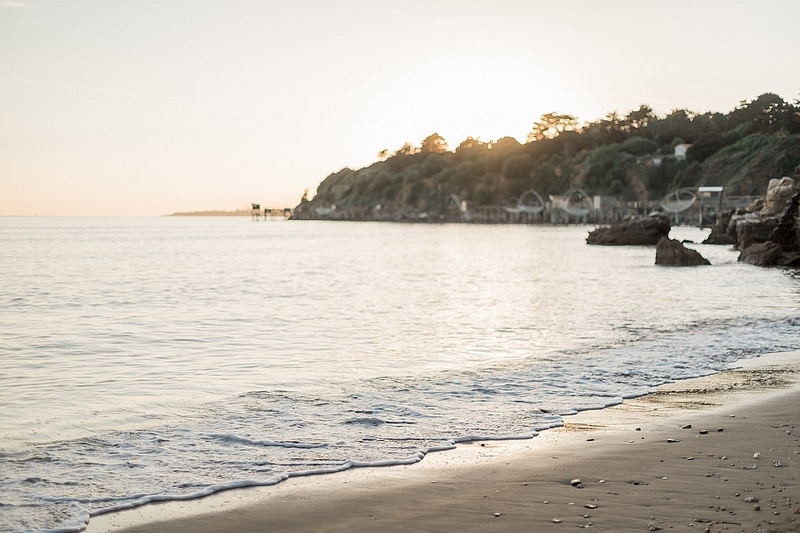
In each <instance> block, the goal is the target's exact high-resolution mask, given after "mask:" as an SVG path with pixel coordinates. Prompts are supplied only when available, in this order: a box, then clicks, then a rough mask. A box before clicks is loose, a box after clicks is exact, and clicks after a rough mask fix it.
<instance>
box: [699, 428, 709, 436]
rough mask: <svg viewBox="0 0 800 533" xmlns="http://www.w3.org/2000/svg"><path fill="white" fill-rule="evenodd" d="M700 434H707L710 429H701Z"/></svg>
mask: <svg viewBox="0 0 800 533" xmlns="http://www.w3.org/2000/svg"><path fill="white" fill-rule="evenodd" d="M700 434H701V435H707V434H708V430H707V429H701V430H700Z"/></svg>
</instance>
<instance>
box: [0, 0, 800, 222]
mask: <svg viewBox="0 0 800 533" xmlns="http://www.w3.org/2000/svg"><path fill="white" fill-rule="evenodd" d="M798 21H800V1H797V0H757V1H756V0H750V1H744V0H672V1H657V0H602V1H601V0H547V1H543V0H542V1H539V0H513V1H510V0H493V1H491V2H489V1H487V0H481V1H471V0H428V1H418V0H403V1H383V0H338V1H336V0H326V1H322V0H318V1H314V0H294V1H284V2H278V1H268V0H263V1H243V0H49V1H46V0H0V215H36V214H39V215H161V214H169V213H172V212H176V211H195V210H216V209H228V210H230V209H237V208H242V207H248V206H249V203H250V202H260V203H261V204H262V205H264V206H274V207H278V206H281V207H282V206H294V205H296V204H297V203H298V202H299V200H300V197H301V195H302V194H303V191H304V190H305V189H310V192H311V194H312V195H313V194H314V192H315V191H316V188H317V186H318V185H319V183H320V182H321V181H322V180H323V179H324V178H325V177H326V176H327V175H328V174H330V173H331V172H335V171H337V170H339V169H341V168H342V167H346V166H347V167H351V168H360V167H363V166H367V165H369V164H371V163H372V162H374V161H375V160H376V159H377V153H378V152H379V151H381V150H383V149H389V150H390V151H392V150H396V149H397V148H399V147H400V146H401V145H402V144H403V143H405V142H411V143H413V144H416V145H418V144H419V143H420V141H421V140H422V139H424V138H425V137H427V136H428V135H429V134H431V133H434V132H438V133H439V134H441V135H442V136H443V137H444V138H445V139H446V140H447V141H448V143H449V144H450V147H451V149H453V148H455V147H456V146H458V144H459V143H460V142H461V141H463V140H464V139H465V138H466V137H467V136H473V137H479V138H480V139H482V140H484V141H490V140H496V139H498V138H500V137H504V136H508V135H510V136H513V137H516V138H517V139H518V140H519V141H521V142H524V141H525V138H526V135H527V133H528V132H529V131H530V129H531V125H532V123H533V122H534V121H535V120H537V119H538V118H539V117H540V116H541V115H542V114H543V113H547V112H551V111H558V112H561V113H569V114H572V115H575V116H577V117H579V119H580V120H581V121H588V120H595V119H598V118H600V117H602V116H605V115H606V113H608V112H609V111H615V110H616V111H619V112H620V113H621V114H625V113H627V112H628V111H630V110H632V109H637V108H638V107H639V105H640V104H647V105H649V106H651V107H652V108H653V109H654V110H655V111H656V112H657V113H659V114H665V113H667V112H669V111H670V110H672V109H676V108H682V109H689V110H692V111H698V112H703V111H721V112H728V111H730V110H731V109H733V108H734V107H736V105H737V104H738V103H739V102H740V101H741V100H752V99H754V98H755V97H757V96H758V95H760V94H762V93H765V92H774V93H777V94H779V95H780V96H782V97H783V98H784V99H786V100H788V101H792V102H793V101H795V100H796V99H797V98H800V68H798V67H800V59H799V58H800V38H799V37H798V31H797V27H798Z"/></svg>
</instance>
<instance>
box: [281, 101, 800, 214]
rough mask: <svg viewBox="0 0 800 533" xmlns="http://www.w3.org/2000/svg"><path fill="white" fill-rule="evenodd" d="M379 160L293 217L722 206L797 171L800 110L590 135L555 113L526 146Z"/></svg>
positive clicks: (754, 106)
mask: <svg viewBox="0 0 800 533" xmlns="http://www.w3.org/2000/svg"><path fill="white" fill-rule="evenodd" d="M379 158H380V160H379V161H377V162H375V163H374V164H372V165H370V166H368V167H365V168H362V169H359V170H352V169H349V168H345V169H342V170H340V171H338V172H336V173H333V174H331V175H330V176H328V177H327V178H325V180H323V181H322V183H320V185H319V187H318V189H317V193H316V195H315V196H314V198H313V199H311V200H308V199H307V198H306V197H304V198H303V200H302V201H301V203H300V205H298V206H297V208H296V209H295V218H335V219H347V220H420V219H423V220H426V219H427V220H436V219H438V218H439V217H441V216H442V215H444V214H445V213H446V211H447V209H448V201H449V200H448V199H451V198H456V197H457V198H458V199H459V200H460V201H465V202H467V204H468V205H471V206H489V205H496V206H502V205H511V204H515V203H516V202H517V199H518V198H519V197H520V196H521V195H522V194H523V193H525V191H528V190H530V189H533V190H535V191H537V192H538V193H539V194H540V195H541V196H542V197H543V198H547V197H548V196H549V195H560V194H564V193H565V192H566V191H568V190H571V189H576V188H578V189H581V190H583V191H585V192H586V193H588V194H589V195H597V196H604V197H613V198H614V199H616V200H618V201H622V202H624V201H631V202H633V201H635V202H639V203H647V202H650V201H655V200H660V199H661V198H663V197H664V196H666V195H667V194H668V193H669V192H670V191H673V190H675V189H677V188H684V187H697V186H702V185H722V186H724V187H725V193H726V195H732V196H748V195H762V194H764V192H765V191H766V187H767V183H768V182H769V180H770V179H772V178H776V177H781V176H785V175H792V174H793V172H794V169H795V167H797V165H798V164H800V101H797V100H796V101H795V103H794V104H790V103H787V102H786V101H784V100H783V99H782V98H781V97H780V96H778V95H776V94H771V93H767V94H762V95H761V96H759V97H758V98H756V99H754V100H752V101H742V102H741V103H740V104H739V106H737V107H736V109H734V110H732V111H731V112H729V113H727V114H723V113H710V112H706V113H702V114H698V113H693V112H690V111H686V110H682V109H681V110H674V111H672V112H671V113H669V114H668V115H666V116H658V115H656V114H654V113H653V111H652V109H650V108H649V107H647V106H644V105H643V106H641V107H640V108H639V109H637V110H634V111H630V112H629V113H627V114H626V115H625V116H620V115H619V114H618V113H617V112H612V113H609V114H608V115H606V116H605V117H604V118H602V119H600V120H597V121H595V122H589V123H586V124H583V125H579V124H578V121H577V120H576V119H575V117H573V116H571V115H566V114H559V113H548V114H546V115H543V116H542V117H541V118H540V119H539V120H538V121H536V122H535V123H534V124H533V127H532V130H531V133H530V134H529V136H528V139H527V142H526V143H525V144H520V143H519V142H518V141H517V140H516V139H514V138H512V137H504V138H502V139H498V140H496V141H488V142H484V141H481V140H479V139H473V138H471V137H470V138H467V139H465V140H464V141H462V142H461V143H460V144H459V145H458V146H457V147H456V148H455V149H453V150H451V149H450V148H449V146H448V144H447V142H446V141H445V139H443V138H442V137H441V136H440V135H439V134H437V133H434V134H432V135H430V136H428V137H427V138H425V139H424V140H423V141H422V142H421V143H420V145H419V146H414V145H412V144H409V143H406V144H405V145H403V146H402V147H401V148H400V149H398V150H396V151H395V152H393V153H389V152H388V150H384V151H382V152H381V153H380V154H379Z"/></svg>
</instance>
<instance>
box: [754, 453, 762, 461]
mask: <svg viewBox="0 0 800 533" xmlns="http://www.w3.org/2000/svg"><path fill="white" fill-rule="evenodd" d="M753 459H761V454H760V453H758V452H756V453H754V454H753Z"/></svg>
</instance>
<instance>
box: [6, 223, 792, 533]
mask: <svg viewBox="0 0 800 533" xmlns="http://www.w3.org/2000/svg"><path fill="white" fill-rule="evenodd" d="M590 229H591V228H589V227H585V226H579V227H575V226H571V227H544V226H473V225H400V224H380V223H331V222H327V223H326V222H286V221H281V222H264V221H261V222H253V221H251V220H249V219H248V218H235V217H231V218H0V530H2V531H24V530H34V531H39V530H46V529H57V530H62V531H80V530H81V529H83V528H84V527H85V524H86V522H87V521H88V520H89V519H90V517H91V516H92V515H96V514H101V513H104V512H108V511H110V510H116V509H124V508H130V507H134V506H137V505H142V504H144V503H147V502H151V501H162V500H172V499H186V498H194V497H198V496H200V495H204V494H210V493H213V492H216V491H219V490H223V489H226V488H230V487H238V486H247V485H258V484H272V483H276V482H279V481H281V480H283V479H286V477H287V476H290V475H303V474H307V473H312V472H321V471H329V472H335V471H338V470H342V469H346V468H350V467H353V466H359V465H364V464H397V463H404V462H414V461H418V460H420V459H421V458H422V457H423V456H424V454H425V453H427V451H429V450H435V449H443V448H444V449H446V448H449V447H452V446H453V443H455V442H458V441H464V440H469V439H495V438H509V437H530V436H533V435H535V434H536V432H537V431H539V430H543V429H546V428H549V427H553V426H557V425H560V424H561V423H562V420H561V416H562V415H565V414H569V413H574V412H575V411H576V410H581V409H593V408H601V407H604V406H608V405H613V404H617V403H619V402H621V401H622V399H623V398H629V397H633V396H637V395H641V394H645V393H647V392H648V391H650V390H652V388H653V387H654V386H656V385H659V384H662V383H664V382H668V381H672V380H676V379H680V378H686V377H691V376H697V375H703V374H709V373H713V372H716V371H719V370H720V369H723V368H725V367H727V366H729V365H731V364H735V362H736V361H737V360H739V359H741V358H747V357H753V356H756V355H758V354H760V353H765V352H772V351H780V350H787V349H797V348H800V319H799V318H798V309H800V279H799V278H798V277H797V276H796V275H792V274H791V273H788V272H785V271H781V270H772V269H759V268H756V267H751V266H748V265H743V264H739V263H737V261H736V257H737V254H736V252H733V251H731V250H730V249H728V248H727V247H711V246H703V245H693V247H694V248H696V249H698V250H699V251H700V252H701V253H702V254H703V255H704V256H705V257H706V258H708V259H709V260H710V261H711V262H712V266H710V267H697V268H664V267H657V266H655V265H654V256H655V252H654V249H653V248H644V247H621V248H620V247H594V246H588V245H586V244H585V238H586V235H587V233H588V231H589V230H590ZM672 236H673V237H677V238H681V239H684V238H687V239H692V240H695V241H696V242H700V241H701V240H702V239H703V238H704V236H705V233H704V232H703V231H701V230H698V229H693V228H675V229H674V230H673V234H672Z"/></svg>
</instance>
